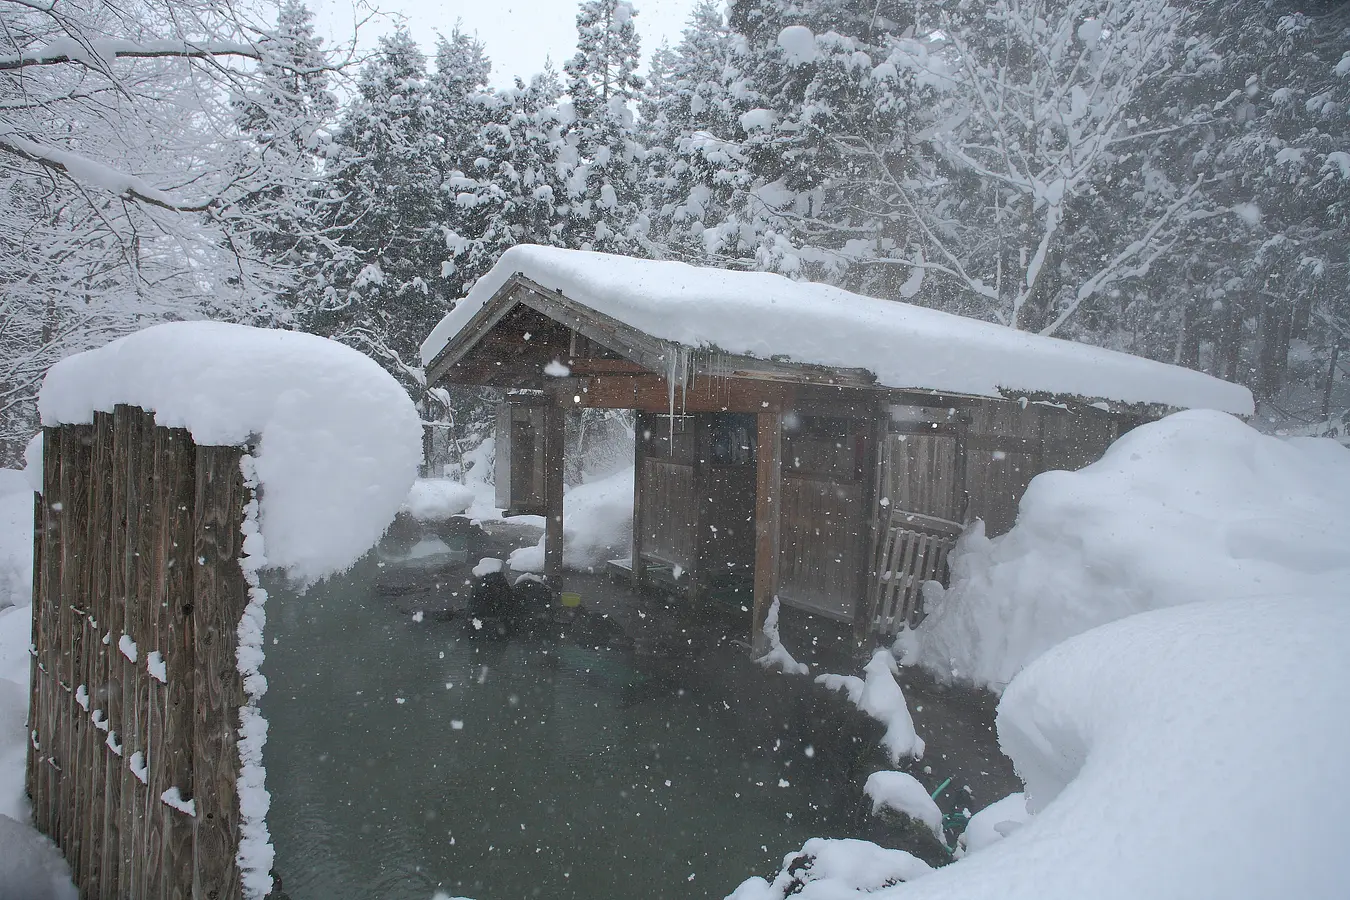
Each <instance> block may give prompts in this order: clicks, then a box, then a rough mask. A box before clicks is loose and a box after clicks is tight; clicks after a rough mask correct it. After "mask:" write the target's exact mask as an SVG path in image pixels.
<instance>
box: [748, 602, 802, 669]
mask: <svg viewBox="0 0 1350 900" xmlns="http://www.w3.org/2000/svg"><path fill="white" fill-rule="evenodd" d="M780 609H781V605H780V604H779V602H778V598H777V597H774V598H773V604H772V605H771V606H770V607H769V614H768V615H767V616H765V617H764V639H765V641H766V642H767V643H768V645H769V649H768V651H767V652H766V653H765V654H764V655H763V656H760V657H758V658H756V659H755V662H757V663H759V664H760V665H761V666H763V667H764V668H766V669H777V670H778V671H780V672H782V673H783V674H784V675H810V674H811V667H810V666H808V665H806V663H799V662H797V660H796V659H795V658H794V657H793V655H792V654H791V653H789V652H788V650H787V648H786V647H784V646H783V639H782V637H781V636H780V635H779V634H778V612H779V610H780Z"/></svg>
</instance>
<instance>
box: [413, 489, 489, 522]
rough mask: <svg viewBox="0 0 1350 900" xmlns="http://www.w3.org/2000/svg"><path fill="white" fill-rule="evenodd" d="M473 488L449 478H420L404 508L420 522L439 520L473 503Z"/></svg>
mask: <svg viewBox="0 0 1350 900" xmlns="http://www.w3.org/2000/svg"><path fill="white" fill-rule="evenodd" d="M474 497H475V493H474V490H473V488H471V487H469V486H468V485H465V484H460V483H459V482H458V481H452V480H450V479H449V478H419V479H417V480H416V481H414V482H413V486H412V489H411V490H410V491H408V497H407V499H405V500H404V501H403V509H404V510H405V511H406V512H407V513H408V515H410V516H412V517H413V518H414V519H416V520H418V521H419V522H439V521H442V520H445V519H448V518H450V517H451V516H457V515H459V514H460V513H462V512H464V511H465V510H466V509H468V508H469V507H470V506H472V505H473V502H474Z"/></svg>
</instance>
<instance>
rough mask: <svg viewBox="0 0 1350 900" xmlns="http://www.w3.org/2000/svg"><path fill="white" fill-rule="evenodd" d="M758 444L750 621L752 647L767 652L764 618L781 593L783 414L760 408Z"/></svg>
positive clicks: (755, 651)
mask: <svg viewBox="0 0 1350 900" xmlns="http://www.w3.org/2000/svg"><path fill="white" fill-rule="evenodd" d="M758 426H759V427H758V440H757V441H756V445H755V606H754V612H753V613H752V618H751V623H750V648H751V651H752V653H753V654H754V655H755V656H756V657H759V656H763V655H764V654H765V653H766V652H768V646H767V640H766V638H765V636H764V620H765V619H766V618H767V617H768V615H769V607H770V606H772V605H773V601H774V598H775V597H776V595H777V594H778V553H779V543H780V541H779V536H780V535H781V533H782V526H781V523H780V518H781V513H782V505H783V502H782V496H783V493H782V480H783V416H782V413H780V412H761V413H759V417H758Z"/></svg>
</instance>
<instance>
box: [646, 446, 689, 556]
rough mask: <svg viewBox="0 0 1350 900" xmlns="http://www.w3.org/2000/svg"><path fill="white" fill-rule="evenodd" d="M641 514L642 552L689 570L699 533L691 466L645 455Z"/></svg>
mask: <svg viewBox="0 0 1350 900" xmlns="http://www.w3.org/2000/svg"><path fill="white" fill-rule="evenodd" d="M641 516H642V523H641V526H642V553H643V554H644V555H645V556H647V557H649V558H651V559H656V560H660V561H661V562H666V563H670V564H672V565H677V566H680V567H681V568H683V569H686V570H692V569H693V567H694V564H695V562H696V560H697V550H698V534H699V503H698V493H697V491H695V489H694V467H693V466H692V465H686V464H684V463H679V462H671V461H670V460H665V459H653V458H652V457H644V458H643V460H642V511H641Z"/></svg>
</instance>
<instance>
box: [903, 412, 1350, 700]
mask: <svg viewBox="0 0 1350 900" xmlns="http://www.w3.org/2000/svg"><path fill="white" fill-rule="evenodd" d="M1347 534H1350V450H1347V449H1346V448H1344V447H1341V446H1340V445H1338V444H1336V443H1335V442H1334V441H1330V440H1324V439H1312V438H1294V439H1280V438H1275V437H1269V436H1267V435H1262V434H1259V433H1258V432H1256V431H1255V430H1254V429H1252V428H1249V427H1248V426H1246V425H1244V424H1242V423H1241V422H1239V421H1238V420H1236V419H1234V418H1232V417H1229V416H1226V415H1223V414H1220V413H1214V412H1202V411H1192V412H1185V413H1178V414H1176V415H1173V416H1169V417H1168V418H1166V419H1163V420H1161V421H1159V422H1154V423H1152V424H1149V425H1145V426H1142V427H1140V428H1138V429H1135V430H1134V431H1132V432H1130V433H1129V434H1126V435H1125V436H1123V437H1122V438H1120V439H1119V440H1118V441H1116V442H1115V443H1114V444H1113V445H1112V446H1111V447H1110V449H1109V450H1108V451H1107V453H1106V455H1105V456H1104V457H1103V458H1102V459H1101V460H1099V461H1098V462H1096V463H1093V464H1092V465H1090V466H1088V467H1087V468H1085V469H1082V470H1080V471H1078V472H1047V473H1045V474H1042V475H1038V476H1036V478H1035V479H1033V480H1032V482H1031V486H1030V487H1029V488H1028V489H1027V492H1026V495H1025V496H1024V497H1023V498H1022V504H1021V508H1020V511H1019V514H1018V518H1017V525H1016V526H1015V527H1014V528H1013V529H1012V530H1011V531H1010V532H1008V533H1007V534H1005V535H1002V536H1000V537H997V538H994V539H992V540H989V539H986V538H985V537H984V536H983V533H982V532H981V531H979V530H978V529H977V530H976V531H975V532H974V533H973V534H969V535H967V536H966V537H965V538H963V539H962V541H961V543H960V545H959V546H958V548H957V550H956V552H954V553H953V554H952V558H951V565H952V578H951V586H950V587H949V588H948V589H947V590H945V591H944V590H942V589H941V588H937V587H936V585H934V587H935V588H936V590H933V589H931V588H930V593H929V594H928V595H927V596H926V602H927V605H928V610H929V612H930V615H929V616H928V618H926V619H925V620H924V621H923V623H922V624H920V625H919V627H918V629H917V630H915V631H914V632H908V633H902V635H901V638H900V641H899V643H898V647H899V648H900V649H901V650H902V651H903V656H904V662H905V663H906V664H907V665H908V664H912V663H920V664H922V665H924V666H925V667H927V668H930V669H932V670H933V671H934V672H935V673H936V674H937V675H939V676H940V677H954V678H959V679H967V680H970V681H974V682H976V683H979V684H982V685H986V686H988V687H990V688H992V689H994V690H996V691H997V690H1002V689H1003V687H1004V686H1005V685H1006V684H1008V682H1009V681H1011V680H1012V678H1013V676H1014V675H1015V674H1016V673H1017V672H1018V671H1019V670H1020V669H1022V668H1023V667H1024V666H1026V665H1027V664H1028V663H1029V662H1031V661H1032V660H1033V659H1035V658H1036V657H1037V656H1039V655H1040V654H1042V653H1044V652H1045V651H1046V650H1048V649H1049V648H1050V647H1052V646H1054V645H1055V644H1058V643H1060V642H1061V641H1063V640H1065V639H1067V638H1069V637H1071V636H1073V635H1075V634H1080V633H1082V632H1084V631H1087V630H1088V629H1090V628H1092V627H1094V626H1096V625H1100V624H1103V623H1105V622H1110V621H1113V620H1116V619H1120V618H1123V617H1125V616H1128V615H1131V614H1133V613H1138V612H1143V611H1145V610H1151V609H1158V608H1161V607H1170V606H1177V605H1179V604H1185V603H1193V602H1196V601H1198V600H1202V599H1206V598H1214V597H1229V598H1241V597H1256V596H1272V595H1275V594H1281V595H1307V594H1317V593H1321V592H1325V590H1327V589H1328V588H1329V587H1331V586H1334V585H1337V584H1346V583H1350V550H1347V547H1346V535H1347Z"/></svg>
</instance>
